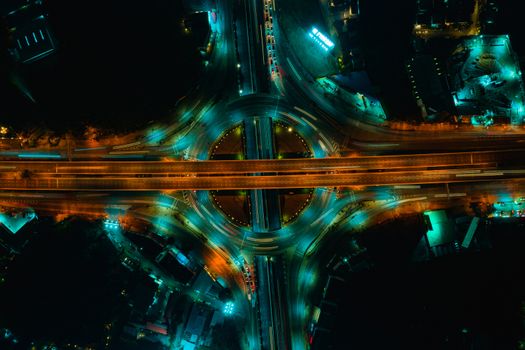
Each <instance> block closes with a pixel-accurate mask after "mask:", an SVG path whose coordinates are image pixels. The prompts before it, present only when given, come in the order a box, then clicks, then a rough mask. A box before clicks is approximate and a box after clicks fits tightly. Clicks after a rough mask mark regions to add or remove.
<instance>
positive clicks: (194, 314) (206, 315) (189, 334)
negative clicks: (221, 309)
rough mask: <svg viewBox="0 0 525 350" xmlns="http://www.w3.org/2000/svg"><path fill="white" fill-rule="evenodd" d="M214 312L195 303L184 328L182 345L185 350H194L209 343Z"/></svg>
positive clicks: (205, 306) (203, 305)
mask: <svg viewBox="0 0 525 350" xmlns="http://www.w3.org/2000/svg"><path fill="white" fill-rule="evenodd" d="M214 312H215V311H214V310H213V309H211V308H210V307H209V306H207V305H205V304H199V303H194V304H193V305H192V307H191V312H190V315H189V317H188V321H187V322H186V326H185V327H184V334H183V340H182V345H183V349H184V350H193V349H196V348H198V347H199V346H201V345H204V344H207V343H209V339H208V338H209V337H210V335H211V332H210V325H211V321H212V318H213V315H214Z"/></svg>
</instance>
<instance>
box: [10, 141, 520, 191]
mask: <svg viewBox="0 0 525 350" xmlns="http://www.w3.org/2000/svg"><path fill="white" fill-rule="evenodd" d="M524 156H525V150H508V151H483V152H458V153H436V154H411V155H389V156H369V157H340V158H308V159H284V160H227V161H164V162H159V161H130V162H122V161H100V162H89V161H71V162H67V161H0V179H1V181H0V189H2V190H34V191H156V190H159V191H162V190H219V189H228V190H237V189H277V188H310V187H348V186H381V185H407V184H431V183H453V182H475V181H487V180H491V181H494V180H504V179H505V180H508V179H519V178H523V177H524V176H525V167H522V161H521V160H522V159H523V157H524ZM254 173H257V175H255V176H247V175H248V174H254Z"/></svg>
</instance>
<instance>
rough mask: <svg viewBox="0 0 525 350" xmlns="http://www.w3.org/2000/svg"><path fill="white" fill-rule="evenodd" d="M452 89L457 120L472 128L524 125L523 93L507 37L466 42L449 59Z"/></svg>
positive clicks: (470, 39) (497, 36)
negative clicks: (462, 118) (461, 118)
mask: <svg viewBox="0 0 525 350" xmlns="http://www.w3.org/2000/svg"><path fill="white" fill-rule="evenodd" d="M450 75H451V78H452V81H451V89H452V96H453V99H454V104H455V106H456V108H457V113H458V115H459V116H465V117H469V118H471V122H472V124H481V125H485V126H488V125H491V124H493V123H511V124H518V125H519V124H523V121H524V118H525V92H524V88H523V80H522V77H521V75H522V73H521V69H520V66H519V60H518V57H517V56H516V54H515V53H514V51H513V50H512V47H511V44H510V38H509V36H508V35H478V36H474V37H470V38H467V39H465V40H463V42H462V43H461V44H460V45H459V46H458V47H457V48H456V50H455V51H454V53H453V55H452V57H451V59H450Z"/></svg>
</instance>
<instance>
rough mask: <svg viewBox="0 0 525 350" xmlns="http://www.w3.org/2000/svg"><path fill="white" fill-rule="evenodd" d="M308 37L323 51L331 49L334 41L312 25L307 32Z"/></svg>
mask: <svg viewBox="0 0 525 350" xmlns="http://www.w3.org/2000/svg"><path fill="white" fill-rule="evenodd" d="M308 35H309V36H310V38H312V39H314V41H315V42H316V43H318V44H319V45H320V46H321V47H322V48H323V49H324V50H325V51H328V50H331V49H333V47H334V43H333V42H332V41H331V40H330V39H328V38H327V37H326V35H324V34H323V33H321V32H320V31H319V30H318V29H317V28H315V27H313V28H312V30H311V31H310V33H308Z"/></svg>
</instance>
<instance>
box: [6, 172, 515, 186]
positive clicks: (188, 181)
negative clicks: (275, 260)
mask: <svg viewBox="0 0 525 350" xmlns="http://www.w3.org/2000/svg"><path fill="white" fill-rule="evenodd" d="M520 178H521V179H522V178H525V169H524V170H515V169H513V170H497V171H485V172H484V171H482V170H477V171H476V170H464V169H456V170H427V171H398V172H380V173H351V174H313V175H280V176H227V177H226V176H215V177H191V176H185V177H163V178H135V177H131V178H125V177H120V178H116V177H76V178H75V177H70V178H65V177H35V178H32V179H3V180H2V182H1V184H0V189H3V190H42V191H45V190H57V191H105V190H107V191H164V190H226V189H228V190H242V189H278V188H313V187H352V186H390V185H403V184H431V183H451V182H475V181H497V180H502V179H520Z"/></svg>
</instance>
